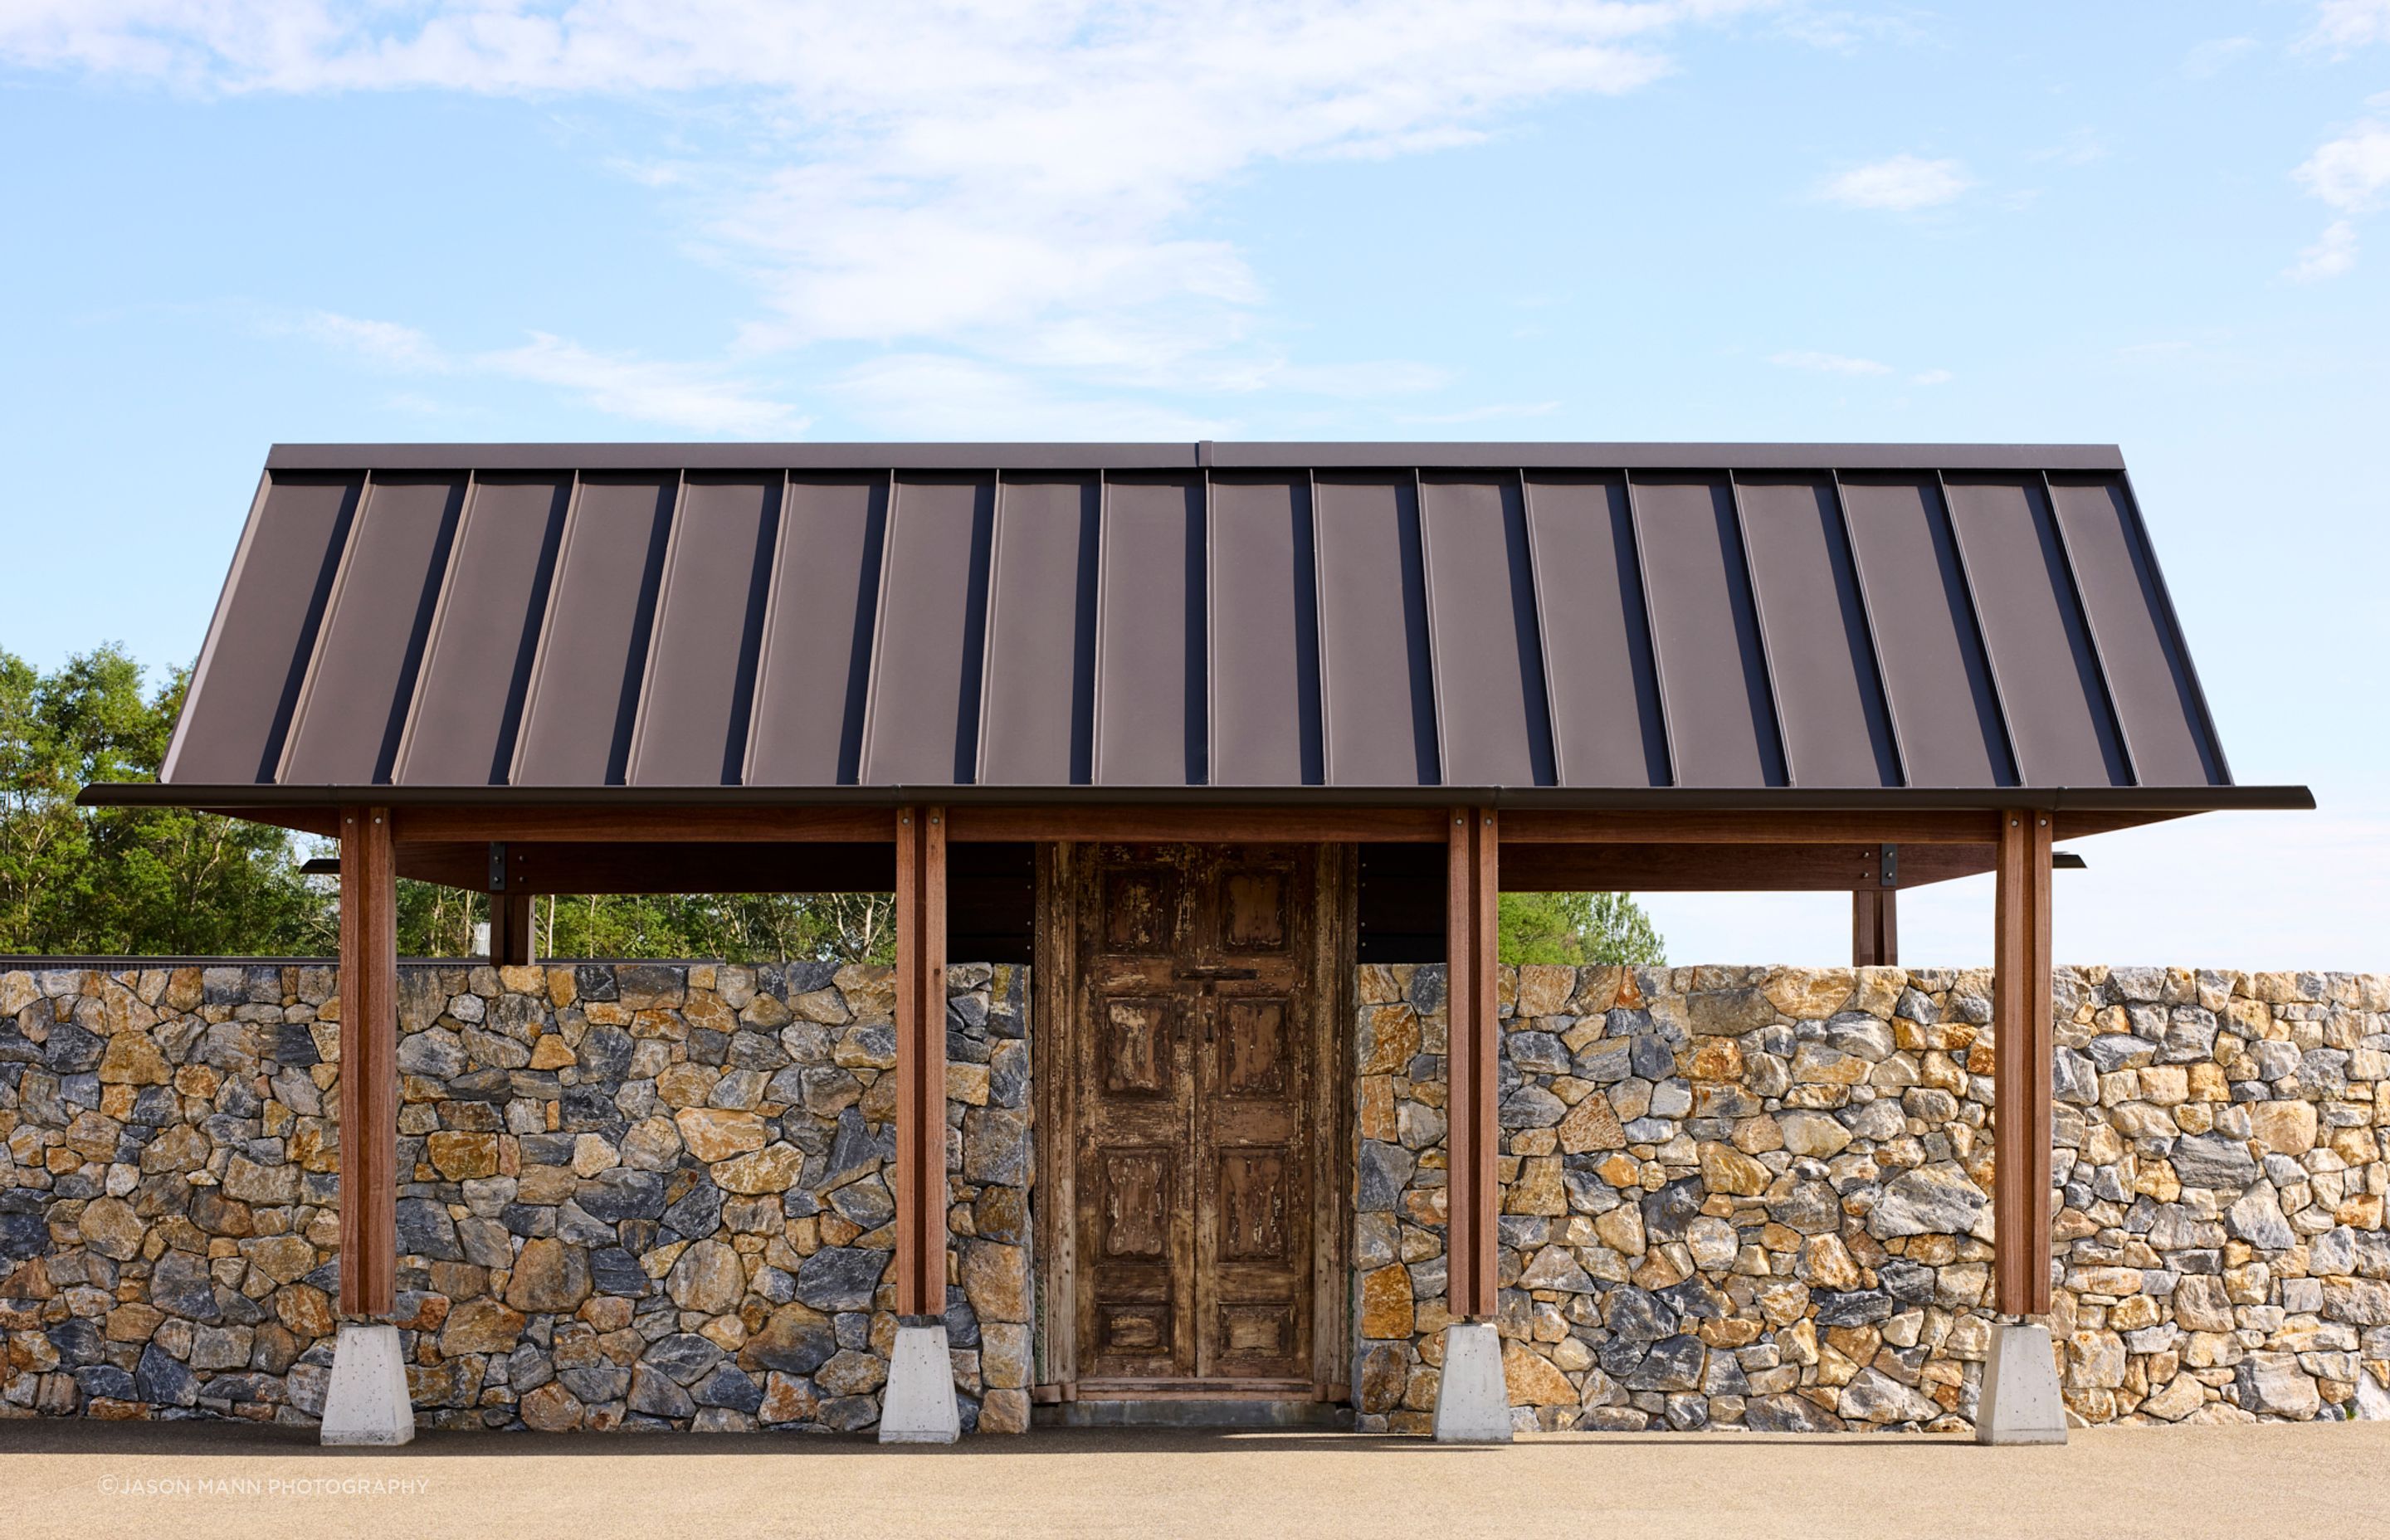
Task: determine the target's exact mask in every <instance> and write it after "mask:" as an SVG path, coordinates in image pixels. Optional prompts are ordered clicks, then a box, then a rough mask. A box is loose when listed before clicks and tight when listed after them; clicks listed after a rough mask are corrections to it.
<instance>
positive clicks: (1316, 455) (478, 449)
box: [265, 441, 2125, 473]
mask: <svg viewBox="0 0 2390 1540" xmlns="http://www.w3.org/2000/svg"><path fill="white" fill-rule="evenodd" d="M1205 464H1209V465H1211V466H1213V467H1215V468H1223V469H1271V470H1306V469H1314V468H1317V469H1323V470H1325V469H1357V468H1391V469H1406V470H1407V469H1455V470H1512V471H1516V470H1520V469H1529V470H1553V469H1570V470H1574V469H1585V470H1727V469H1733V470H1746V471H1750V470H1824V469H1828V468H1834V469H1842V470H2007V471H2019V472H2026V473H2031V472H2035V471H2052V470H2055V471H2108V472H2121V471H2122V470H2123V469H2124V468H2125V460H2124V456H2123V454H2122V453H2121V452H2120V451H2119V450H2118V449H2117V447H2116V446H2115V445H2114V444H2097V443H2093V444H2031V443H1842V444H1835V443H1292V442H1289V443H1271V442H1266V441H1263V442H1253V443H1210V444H1198V443H277V444H276V445H274V446H273V448H272V449H271V450H270V451H269V452H268V453H267V456H266V460H265V468H266V469H267V470H269V471H323V470H341V471H356V470H360V469H367V468H370V469H374V470H448V471H464V470H482V471H513V470H546V471H562V470H757V469H765V470H793V471H806V470H879V471H886V470H888V469H890V468H894V469H898V470H973V471H987V470H1014V471H1041V470H1042V471H1078V472H1083V473H1084V472H1086V471H1090V470H1191V469H1196V468H1201V466H1203V465H1205Z"/></svg>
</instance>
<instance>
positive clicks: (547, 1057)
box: [524, 1032, 581, 1422]
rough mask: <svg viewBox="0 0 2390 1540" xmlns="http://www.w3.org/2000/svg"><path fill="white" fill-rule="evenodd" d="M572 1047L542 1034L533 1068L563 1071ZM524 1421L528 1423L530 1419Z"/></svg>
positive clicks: (533, 1049) (576, 1412)
mask: <svg viewBox="0 0 2390 1540" xmlns="http://www.w3.org/2000/svg"><path fill="white" fill-rule="evenodd" d="M572 1059H573V1054H572V1044H570V1043H567V1042H566V1041H565V1040H564V1037H563V1035H562V1034H561V1033H553V1032H547V1033H540V1036H539V1041H538V1042H536V1043H533V1045H532V1046H531V1067H532V1068H533V1069H534V1070H561V1069H563V1068H564V1067H565V1066H566V1065H567V1064H570V1063H572ZM567 1399H570V1397H569V1396H568V1397H567ZM578 1405H579V1404H578V1403H575V1408H576V1409H575V1410H574V1412H573V1414H572V1415H573V1418H574V1419H575V1420H576V1421H577V1420H578V1419H579V1418H580V1416H581V1413H580V1411H579V1410H578ZM524 1420H525V1421H526V1422H528V1421H529V1420H530V1418H524Z"/></svg>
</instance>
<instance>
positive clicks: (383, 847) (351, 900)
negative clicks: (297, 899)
mask: <svg viewBox="0 0 2390 1540" xmlns="http://www.w3.org/2000/svg"><path fill="white" fill-rule="evenodd" d="M340 835H341V1031H340V1040H341V1079H340V1116H341V1218H340V1240H341V1298H340V1306H341V1323H340V1336H339V1338H338V1340H337V1341H336V1342H335V1344H334V1347H333V1350H332V1372H331V1376H330V1379H329V1380H328V1383H327V1384H326V1387H325V1391H324V1406H323V1420H322V1423H321V1426H320V1428H319V1430H318V1435H317V1436H318V1437H319V1438H320V1439H321V1441H322V1442H323V1443H325V1444H405V1443H406V1442H408V1441H409V1440H411V1439H413V1438H414V1437H415V1408H414V1405H413V1403H412V1400H411V1398H410V1397H409V1395H408V1392H407V1384H406V1367H405V1355H404V1353H403V1351H402V1349H401V1345H400V1343H399V1340H398V1328H397V1327H395V1326H393V1325H392V1324H391V1321H390V1316H391V1315H392V1313H393V1312H394V1311H395V1310H396V1308H397V1281H398V860H397V847H396V846H395V845H394V844H393V843H392V838H391V810H390V809H389V808H387V807H370V806H367V807H357V806H346V807H342V808H341V822H340Z"/></svg>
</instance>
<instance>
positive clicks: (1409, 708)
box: [1312, 474, 1440, 786]
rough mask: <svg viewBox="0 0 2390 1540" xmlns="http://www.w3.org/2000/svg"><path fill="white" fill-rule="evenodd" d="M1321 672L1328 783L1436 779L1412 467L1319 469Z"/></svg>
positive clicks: (1315, 492) (1315, 499)
mask: <svg viewBox="0 0 2390 1540" xmlns="http://www.w3.org/2000/svg"><path fill="white" fill-rule="evenodd" d="M1312 507H1313V509H1314V513H1315V520H1316V523H1317V529H1318V538H1317V547H1318V552H1319V558H1318V560H1319V674H1320V700H1321V708H1322V714H1323V715H1324V716H1325V718H1326V727H1327V751H1326V756H1325V762H1326V764H1327V773H1328V780H1329V784H1330V785H1331V786H1433V785H1435V784H1437V783H1438V781H1439V779H1440V776H1439V775H1438V772H1437V762H1436V742H1435V727H1436V718H1435V704H1436V703H1435V693H1434V683H1433V671H1432V668H1431V665H1430V662H1429V655H1428V628H1427V584H1426V575H1425V573H1424V571H1422V569H1421V565H1420V517H1419V493H1418V486H1417V482H1416V480H1415V477H1414V476H1413V475H1404V476H1399V477H1392V476H1383V475H1380V476H1353V475H1347V474H1338V475H1334V476H1322V477H1319V478H1318V479H1317V481H1315V482H1314V483H1313V489H1312Z"/></svg>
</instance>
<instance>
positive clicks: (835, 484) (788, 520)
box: [745, 474, 889, 786]
mask: <svg viewBox="0 0 2390 1540" xmlns="http://www.w3.org/2000/svg"><path fill="white" fill-rule="evenodd" d="M888 496H889V479H888V477H887V476H886V475H884V474H883V475H877V476H863V477H854V476H848V477H816V476H791V477H790V478H789V483H788V489H787V494H786V496H785V497H784V499H783V500H782V504H781V508H780V539H779V545H778V547H777V549H776V550H775V551H774V552H773V556H772V585H771V602H770V608H769V611H768V613H766V615H765V620H764V643H763V649H762V655H761V658H760V659H759V661H758V663H757V667H756V679H755V709H754V712H753V719H752V720H753V726H752V731H751V733H750V735H749V738H748V744H747V773H746V777H745V778H746V781H747V784H749V785H751V786H836V785H839V784H841V783H843V782H852V781H853V780H854V779H855V777H856V775H857V774H858V767H859V766H860V765H861V764H862V761H863V718H864V709H865V706H866V704H867V700H868V699H869V694H870V684H871V656H872V648H871V639H872V635H873V629H874V626H875V625H876V623H877V622H878V618H879V614H880V566H881V562H882V548H883V546H884V545H885V543H886V540H887V533H888Z"/></svg>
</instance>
